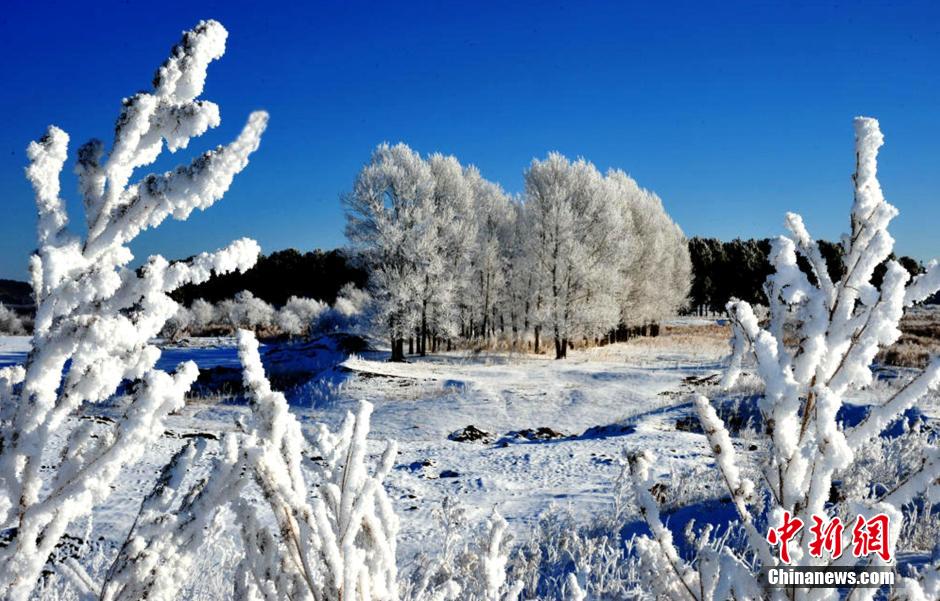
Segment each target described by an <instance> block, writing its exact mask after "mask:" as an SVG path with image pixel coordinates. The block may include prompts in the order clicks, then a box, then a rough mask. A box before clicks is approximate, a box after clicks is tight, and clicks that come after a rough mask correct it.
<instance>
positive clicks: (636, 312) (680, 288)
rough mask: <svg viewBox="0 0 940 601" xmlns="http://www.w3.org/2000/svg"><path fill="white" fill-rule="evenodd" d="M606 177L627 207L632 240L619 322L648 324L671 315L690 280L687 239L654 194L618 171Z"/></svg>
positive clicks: (685, 294) (626, 256) (680, 303)
mask: <svg viewBox="0 0 940 601" xmlns="http://www.w3.org/2000/svg"><path fill="white" fill-rule="evenodd" d="M607 181H608V184H609V185H610V186H611V188H612V190H613V192H612V194H613V196H614V198H615V199H618V200H619V204H620V206H621V207H622V210H623V211H624V224H625V230H626V232H627V235H626V236H625V238H626V239H627V240H628V241H629V251H628V252H626V253H624V254H623V262H622V267H621V269H622V270H623V282H624V285H623V288H622V289H621V291H620V294H619V295H618V296H619V299H620V322H621V323H622V324H624V325H631V326H637V325H646V324H648V323H651V322H655V321H659V320H661V319H663V318H665V317H670V316H673V315H675V314H676V313H677V311H678V310H679V309H680V308H682V306H683V305H685V303H686V299H687V297H688V294H689V289H690V287H691V283H692V261H691V259H690V257H689V249H688V242H687V241H686V238H685V236H684V235H683V233H682V230H681V229H679V226H677V225H676V224H675V223H674V222H673V221H672V219H671V218H670V217H669V215H668V214H667V213H666V211H665V209H664V208H663V204H662V201H661V200H660V198H659V197H658V196H657V195H656V194H655V193H653V192H651V191H649V190H645V189H643V188H641V187H640V186H639V185H637V183H636V181H634V180H633V178H631V177H630V176H628V175H627V174H625V173H624V172H622V171H619V170H612V171H610V172H609V173H608V174H607Z"/></svg>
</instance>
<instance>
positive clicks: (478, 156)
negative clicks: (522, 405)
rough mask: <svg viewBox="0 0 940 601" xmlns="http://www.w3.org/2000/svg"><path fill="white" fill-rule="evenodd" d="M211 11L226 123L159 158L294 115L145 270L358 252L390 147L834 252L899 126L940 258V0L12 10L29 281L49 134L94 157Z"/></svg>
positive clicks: (213, 70)
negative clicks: (359, 185)
mask: <svg viewBox="0 0 940 601" xmlns="http://www.w3.org/2000/svg"><path fill="white" fill-rule="evenodd" d="M301 4H303V5H302V6H301ZM654 4H655V5H654ZM154 6H160V9H159V10H154V9H153V7H154ZM204 18H215V19H218V20H219V21H221V22H222V23H223V25H225V26H226V28H227V29H228V30H229V40H228V50H227V52H226V55H225V57H223V58H222V60H221V61H218V62H216V63H213V65H212V66H211V67H210V71H209V78H208V84H207V87H206V93H205V95H204V97H206V98H208V99H211V100H213V101H215V102H217V103H218V104H219V105H221V107H222V120H223V123H222V126H221V127H220V128H218V129H217V130H214V131H213V132H210V133H209V134H207V135H206V136H203V137H202V138H200V139H197V140H194V141H193V143H191V145H190V152H185V153H180V154H179V155H177V156H174V157H172V160H167V161H161V162H160V163H159V164H158V165H156V166H155V167H156V168H159V169H161V170H162V169H165V168H168V167H170V166H172V165H173V164H175V163H176V162H177V161H180V160H188V159H189V158H190V157H191V156H192V155H193V153H194V152H199V151H202V150H205V149H207V148H210V147H212V146H214V145H216V144H219V143H224V142H226V141H228V140H229V139H231V138H232V137H234V136H235V135H236V134H237V132H238V130H239V129H240V128H241V126H242V124H243V123H244V120H245V118H246V117H247V115H248V113H249V112H250V111H251V110H252V109H255V108H263V109H266V110H268V111H269V112H270V113H271V124H270V127H269V129H268V132H267V133H266V135H265V137H264V139H263V141H262V145H261V149H260V150H259V151H258V153H256V155H255V156H254V157H253V158H252V163H251V164H250V165H249V167H248V168H247V170H246V171H245V172H243V173H242V174H241V175H240V176H239V177H238V178H236V180H235V183H234V185H233V187H232V189H231V190H230V192H229V193H228V195H226V197H225V198H224V199H223V200H222V201H221V202H220V203H218V204H217V205H216V206H214V207H213V208H211V209H210V210H209V211H207V212H206V213H204V214H197V215H194V217H193V218H191V219H190V220H189V221H187V222H185V223H178V222H173V223H167V224H166V225H164V226H162V227H161V228H159V229H158V230H156V231H152V232H148V233H146V234H144V235H143V236H141V238H139V239H138V241H137V243H136V245H135V246H134V251H135V253H136V254H137V256H138V258H139V259H143V258H144V257H146V256H147V255H148V254H151V253H154V252H160V253H162V254H164V255H166V256H168V257H171V258H172V257H182V256H186V255H189V254H192V253H194V252H198V251H201V250H208V249H213V248H217V247H219V246H222V245H224V244H225V243H227V242H228V241H230V240H232V239H234V238H237V237H241V236H251V237H254V238H255V239H257V240H258V241H259V242H260V243H261V245H262V247H263V248H264V249H265V250H266V251H268V252H270V251H273V250H277V249H281V248H285V247H291V246H292V247H296V248H299V249H302V250H308V249H312V248H317V247H321V248H331V247H335V246H339V245H342V244H343V243H344V238H343V223H344V220H343V214H342V210H341V208H340V205H339V202H338V196H339V194H340V193H342V192H344V191H346V190H348V189H349V188H350V186H351V184H352V181H353V178H354V176H355V173H356V171H357V170H358V169H359V168H360V167H361V165H362V164H363V163H364V162H365V161H366V160H367V159H368V156H369V153H370V151H371V149H372V148H373V147H374V146H375V145H376V144H377V143H379V142H382V141H390V142H397V141H404V142H406V143H408V144H410V145H411V146H412V147H414V148H415V149H417V150H419V151H421V152H422V153H429V152H434V151H441V152H445V153H452V154H455V155H456V156H457V157H458V158H460V160H461V161H463V162H465V163H473V164H476V165H477V166H478V167H479V168H480V170H481V171H482V173H483V174H484V176H485V177H487V178H489V179H492V180H495V181H498V182H500V183H501V184H502V185H503V186H504V187H505V188H506V189H507V190H509V191H510V192H519V191H520V190H521V189H522V172H523V170H524V168H525V167H526V165H527V164H528V163H529V161H530V160H531V159H532V157H536V156H537V157H542V156H544V155H545V154H546V153H547V152H548V151H551V150H558V151H560V152H563V153H565V154H568V155H570V156H584V157H585V158H587V159H589V160H591V161H593V162H595V163H596V164H597V165H598V166H599V167H600V168H602V169H606V168H608V167H619V168H622V169H624V170H626V171H627V172H629V173H630V174H631V175H633V176H634V177H635V178H636V179H637V181H638V182H639V183H640V184H641V185H643V186H645V187H648V188H651V189H653V190H655V191H656V192H658V193H659V194H660V196H662V198H663V200H664V203H665V205H666V207H667V209H668V211H669V212H670V213H671V214H672V215H673V217H674V218H675V219H676V221H678V222H679V224H680V225H681V226H682V227H683V229H684V230H685V232H686V233H687V234H688V235H705V236H717V237H720V238H725V239H730V238H733V237H736V236H740V237H752V236H770V235H775V234H778V233H780V232H781V230H782V220H783V214H784V212H785V211H787V210H795V211H798V212H800V213H802V214H803V216H804V218H805V220H806V222H807V224H808V225H809V227H810V228H811V231H812V232H813V233H814V235H816V236H817V237H826V238H834V237H836V236H838V234H839V233H841V232H842V231H844V229H845V227H846V223H847V213H848V208H849V206H850V203H851V182H850V174H851V171H852V168H853V166H854V157H853V153H852V122H851V120H852V117H853V116H855V115H857V114H865V115H871V116H875V117H878V118H879V119H880V120H881V124H882V129H883V131H884V132H885V135H886V138H887V144H886V146H885V147H884V149H883V151H882V155H881V159H882V169H881V176H882V177H881V180H882V185H883V186H884V188H885V191H886V194H887V196H888V199H889V200H890V201H892V202H893V203H894V204H896V205H897V206H898V207H899V208H900V209H901V216H900V217H899V218H898V219H897V221H896V222H895V225H894V227H893V230H892V231H893V233H894V235H895V237H896V238H897V239H898V240H899V242H898V247H897V250H898V251H899V252H900V253H902V254H910V255H913V256H915V257H917V258H920V259H927V258H930V257H932V256H938V255H940V242H938V237H937V235H936V231H937V225H938V224H940V205H938V203H937V197H938V191H940V78H938V70H937V69H938V66H940V3H936V2H933V3H931V2H924V3H915V2H908V3H904V5H903V6H892V5H890V4H888V3H850V2H832V3H827V4H825V5H815V4H809V3H790V2H787V3H767V4H764V3H755V2H747V3H740V4H737V3H734V2H721V3H715V4H711V5H709V4H706V3H702V2H688V3H673V4H669V3H646V4H633V3H626V2H616V3H609V4H608V3H599V2H581V3H574V2H565V3H535V4H526V3H510V2H499V3H477V2H461V3H422V2H399V3H390V2H386V3H359V2H342V3H340V2H336V3H316V2H308V3H295V2H290V3H280V2H277V1H269V2H250V3H248V2H245V3H242V2H234V1H230V2H204V3H199V2H192V1H190V2H181V3H176V2H163V1H160V2H128V1H126V2H119V3H112V2H95V3H87V2H83V3H76V2H73V3H56V2H35V1H30V2H25V1H23V0H9V1H8V2H6V3H5V6H4V10H3V11H2V14H0V45H2V52H0V73H3V79H2V84H3V93H2V94H0V115H3V121H2V123H0V199H2V200H0V202H2V203H3V211H2V213H0V215H2V217H0V277H13V278H19V279H22V278H24V277H25V274H26V268H25V265H26V260H27V257H28V254H29V252H30V250H31V249H32V247H33V244H34V238H33V235H34V234H33V227H34V221H35V218H34V213H33V211H34V208H33V203H32V195H31V191H30V189H29V186H28V184H27V183H26V181H25V179H24V178H23V167H24V166H25V164H26V156H25V147H26V145H27V143H28V142H29V141H30V140H32V139H35V138H36V137H38V136H40V135H41V134H42V132H43V130H44V128H45V127H46V126H47V125H48V124H50V123H54V124H56V125H58V126H60V127H62V128H63V129H65V130H66V131H67V132H68V133H69V134H70V135H71V137H72V145H71V149H72V150H74V149H75V148H77V146H78V144H80V143H82V142H84V141H85V140H87V139H88V138H90V137H100V138H102V139H105V140H106V141H109V142H110V133H111V131H112V128H113V123H114V119H115V117H116V116H117V113H118V110H119V106H120V99H121V98H122V97H124V96H127V95H130V94H132V93H134V92H136V91H138V90H142V89H148V88H149V84H150V79H151V76H152V74H153V71H154V69H155V68H156V67H157V66H158V65H159V64H160V63H161V62H162V60H163V59H164V58H165V57H166V55H167V51H168V50H169V48H170V47H171V46H172V45H173V44H174V43H175V42H176V41H177V40H178V39H179V34H180V32H181V31H182V30H183V29H187V28H189V27H191V26H192V25H194V24H195V23H196V22H197V21H198V20H200V19H204ZM68 169H69V173H68V174H67V176H66V179H65V180H64V186H63V189H64V194H65V196H66V197H67V198H68V200H69V203H70V206H71V210H72V217H73V221H74V222H76V223H81V222H82V220H81V217H80V215H81V214H80V204H79V202H78V198H77V194H76V193H75V188H76V185H75V181H74V178H73V177H72V176H71V163H70V164H69V167H68Z"/></svg>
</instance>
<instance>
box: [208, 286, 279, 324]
mask: <svg viewBox="0 0 940 601" xmlns="http://www.w3.org/2000/svg"><path fill="white" fill-rule="evenodd" d="M217 311H218V315H219V317H220V318H221V320H222V322H223V323H225V324H228V325H229V326H231V327H232V328H236V329H237V328H248V329H251V330H258V329H264V328H268V327H270V326H271V325H272V324H273V323H274V320H275V310H274V307H272V306H271V305H270V304H268V303H266V302H265V301H264V299H260V298H258V297H257V296H255V295H254V294H252V293H251V291H249V290H242V291H241V292H239V293H238V294H236V295H235V296H234V298H230V299H226V300H224V301H222V302H221V303H219V306H218V307H217Z"/></svg>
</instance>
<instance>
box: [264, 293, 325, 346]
mask: <svg viewBox="0 0 940 601" xmlns="http://www.w3.org/2000/svg"><path fill="white" fill-rule="evenodd" d="M326 310H327V305H326V303H324V302H323V301H320V300H317V299H315V298H300V297H297V296H292V297H290V298H289V299H287V302H286V303H285V304H284V306H283V307H281V308H280V310H278V312H277V316H276V317H275V322H276V324H277V327H278V329H279V330H280V331H281V332H282V333H284V334H289V335H290V336H302V335H304V334H306V333H307V332H309V331H310V328H311V326H312V325H313V324H314V323H315V321H316V320H317V318H319V317H320V315H322V314H323V313H324V312H325V311H326Z"/></svg>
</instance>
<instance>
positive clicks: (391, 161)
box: [343, 144, 438, 361]
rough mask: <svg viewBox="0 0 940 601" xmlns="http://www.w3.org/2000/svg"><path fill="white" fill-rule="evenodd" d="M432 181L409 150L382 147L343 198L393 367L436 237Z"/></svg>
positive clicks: (409, 330)
mask: <svg viewBox="0 0 940 601" xmlns="http://www.w3.org/2000/svg"><path fill="white" fill-rule="evenodd" d="M433 196H434V177H433V176H432V174H431V169H430V168H429V167H428V165H427V163H426V162H425V161H424V160H423V159H422V158H421V157H420V156H419V155H418V153H416V152H414V151H413V150H411V149H410V148H408V146H406V145H405V144H397V145H395V146H389V145H388V144H381V145H379V146H378V148H376V149H375V151H374V152H373V153H372V158H371V160H370V161H369V163H368V164H367V165H366V166H365V167H363V168H362V170H361V171H360V172H359V174H358V175H357V177H356V181H355V184H354V185H353V190H352V192H351V193H349V194H347V195H345V196H344V197H343V203H344V205H345V207H346V237H347V238H348V239H349V241H350V242H351V243H352V245H353V246H354V247H355V248H356V249H357V250H359V251H360V252H361V253H362V255H363V257H364V258H365V260H366V262H367V263H368V265H369V267H370V281H371V286H372V289H373V291H374V297H375V301H376V303H377V307H378V316H377V318H378V321H379V322H380V323H381V324H383V326H384V328H385V330H386V331H387V332H388V335H389V340H390V342H391V347H392V356H391V359H392V360H393V361H402V360H404V341H405V340H406V339H407V338H408V337H410V336H412V335H413V334H414V331H415V328H416V327H417V326H418V324H419V318H420V311H419V308H420V306H421V303H422V298H421V294H420V291H421V290H422V289H423V287H424V285H425V279H424V275H425V274H426V273H431V272H432V271H433V270H434V266H435V265H437V262H438V258H437V257H430V256H427V255H428V249H429V248H433V246H434V245H433V243H431V242H433V240H432V241H431V242H429V238H434V237H436V231H435V230H434V228H433V227H432V226H431V220H430V215H432V214H433Z"/></svg>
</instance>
